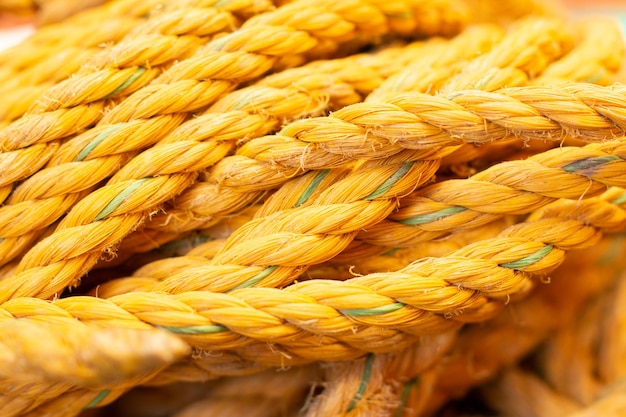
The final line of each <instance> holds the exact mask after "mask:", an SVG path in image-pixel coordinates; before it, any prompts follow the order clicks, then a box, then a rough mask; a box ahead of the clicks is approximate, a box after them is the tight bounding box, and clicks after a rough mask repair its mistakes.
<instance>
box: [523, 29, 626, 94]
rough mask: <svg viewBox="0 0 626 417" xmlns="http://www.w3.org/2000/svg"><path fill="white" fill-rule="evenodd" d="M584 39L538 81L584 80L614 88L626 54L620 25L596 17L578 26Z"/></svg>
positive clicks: (540, 82)
mask: <svg viewBox="0 0 626 417" xmlns="http://www.w3.org/2000/svg"><path fill="white" fill-rule="evenodd" d="M578 27H579V28H580V30H581V31H582V39H581V40H580V41H579V43H578V44H577V45H576V47H575V48H574V49H572V50H571V51H570V52H569V53H568V54H567V55H565V56H564V57H563V58H561V59H560V60H558V61H556V62H555V63H553V64H552V65H550V66H549V67H548V68H546V70H545V71H544V72H543V73H542V74H541V75H539V76H538V77H537V78H536V79H535V80H534V82H535V83H537V84H549V83H558V82H565V81H569V82H571V81H584V82H592V83H594V84H599V85H610V84H611V83H613V82H614V81H615V73H616V72H617V71H619V69H620V67H621V64H622V62H623V60H624V56H625V54H626V51H625V48H624V37H623V35H622V31H621V27H620V25H619V24H618V22H616V21H614V20H613V19H604V18H593V19H589V20H586V21H584V22H582V23H580V24H579V25H578Z"/></svg>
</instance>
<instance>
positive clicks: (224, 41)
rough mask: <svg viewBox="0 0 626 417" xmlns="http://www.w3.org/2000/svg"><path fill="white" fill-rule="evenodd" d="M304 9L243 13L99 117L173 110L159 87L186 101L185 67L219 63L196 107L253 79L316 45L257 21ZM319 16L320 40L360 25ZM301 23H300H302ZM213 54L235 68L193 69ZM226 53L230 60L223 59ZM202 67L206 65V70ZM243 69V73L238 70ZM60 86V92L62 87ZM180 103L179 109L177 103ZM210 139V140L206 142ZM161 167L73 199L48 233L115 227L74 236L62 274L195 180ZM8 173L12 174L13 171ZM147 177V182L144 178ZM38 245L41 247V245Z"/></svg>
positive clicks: (78, 269)
mask: <svg viewBox="0 0 626 417" xmlns="http://www.w3.org/2000/svg"><path fill="white" fill-rule="evenodd" d="M355 1H356V0H355ZM342 6H345V5H342ZM363 8H364V9H365V10H366V11H369V12H374V13H378V15H379V16H380V19H378V20H376V19H373V20H372V19H371V16H370V19H369V20H367V23H363V24H362V26H363V27H364V28H365V29H367V31H368V33H370V35H373V34H376V33H380V32H381V31H384V30H385V29H384V24H385V20H384V17H383V16H382V15H380V13H379V12H378V11H377V10H376V9H374V8H372V7H369V6H367V5H366V4H364V3H363V4H362V7H361V9H363ZM361 9H359V8H353V9H351V13H352V15H354V14H355V12H356V16H357V19H356V21H357V23H361V20H364V19H363V17H362V16H360V15H359V13H361V14H362V10H361ZM296 11H297V12H296ZM311 12H314V13H315V14H317V15H319V14H320V13H321V11H320V9H318V8H316V7H308V8H305V9H302V7H301V6H300V5H299V3H294V4H291V5H287V6H283V7H281V8H279V9H277V10H276V11H275V12H271V13H270V14H268V15H265V17H263V18H262V19H251V20H249V21H248V22H246V24H245V25H244V27H242V29H241V30H239V31H238V32H236V33H234V34H233V36H231V37H222V38H220V39H217V40H215V41H213V42H212V43H209V44H208V45H207V47H206V50H207V51H209V54H208V55H207V56H204V55H199V56H198V58H195V59H194V58H191V59H189V60H185V61H181V62H180V63H177V64H174V66H173V67H171V68H170V69H169V70H167V71H166V72H165V73H163V74H162V75H161V76H160V77H159V78H158V79H157V80H156V84H155V85H154V86H155V87H156V89H154V88H153V89H150V88H147V89H143V90H140V92H139V94H135V95H130V96H129V97H128V98H127V99H126V100H125V101H123V102H122V103H120V105H118V106H117V107H115V108H113V109H112V110H111V111H109V112H108V113H107V115H106V116H105V117H104V118H103V120H102V122H104V123H105V124H107V123H112V122H116V121H117V122H126V123H128V122H129V120H128V117H130V119H131V120H130V122H132V120H133V119H137V118H145V117H149V116H154V115H156V114H155V113H154V112H153V111H152V110H149V107H150V106H151V104H150V103H152V104H153V105H157V106H158V108H162V107H163V106H162V105H163V103H166V104H167V106H166V107H169V108H168V109H164V110H165V113H170V112H176V111H178V110H177V109H176V108H171V104H172V102H171V100H167V99H164V96H163V95H162V94H167V92H168V91H169V92H172V91H173V90H175V91H177V93H176V97H177V98H178V99H179V101H178V104H177V105H182V106H184V104H183V103H185V102H187V101H186V100H184V99H181V96H180V87H182V86H186V87H188V86H189V83H188V82H186V79H188V77H189V76H190V75H191V71H192V68H193V72H194V74H193V79H196V80H197V79H203V78H211V75H210V74H212V73H214V72H215V69H216V68H218V69H219V70H220V71H221V76H222V77H225V80H217V81H216V82H212V83H207V82H204V83H200V84H198V87H200V89H199V90H197V91H194V90H193V89H192V90H191V91H187V92H186V93H187V94H188V96H189V97H190V99H191V98H192V99H193V105H194V106H196V107H202V106H204V105H207V104H210V102H211V101H213V100H214V99H215V98H216V97H217V96H219V94H221V93H222V92H224V91H225V90H228V89H232V88H234V86H235V85H236V84H237V82H239V81H241V80H244V79H246V78H250V77H252V78H253V77H255V76H257V75H258V74H260V73H262V72H264V71H266V70H268V69H269V67H268V65H269V66H271V65H272V64H273V63H274V61H275V57H278V56H281V55H290V54H297V53H300V52H304V51H306V50H308V49H311V48H313V47H315V46H316V41H315V38H314V37H312V36H311V35H309V34H307V32H304V31H300V32H297V31H295V32H294V30H293V29H292V28H291V26H261V25H264V24H267V23H268V22H272V21H273V22H279V23H281V22H283V21H285V20H286V21H287V22H290V24H293V25H296V26H297V25H299V24H301V22H306V21H308V20H309V19H308V18H307V19H304V18H305V17H307V16H310V14H307V13H311ZM322 15H323V16H327V17H329V18H330V17H332V16H335V17H334V18H332V19H331V21H330V22H327V25H329V28H327V29H325V30H320V29H319V27H316V28H315V30H313V31H312V32H311V34H312V35H316V36H317V37H318V38H320V39H322V40H324V39H325V36H328V40H333V39H338V38H341V37H344V38H345V37H346V36H348V37H349V38H352V37H354V36H355V33H359V30H360V29H359V30H356V31H355V30H353V29H355V28H354V27H353V26H352V25H350V24H348V23H349V22H348V23H346V22H343V26H342V24H341V23H342V21H341V20H338V19H339V16H338V15H330V14H328V13H326V14H322ZM268 16H269V17H268ZM318 17H319V16H318ZM301 19H302V20H301ZM304 25H305V27H306V24H304ZM374 27H380V29H378V30H373V28H374ZM258 30H262V31H266V32H267V34H266V35H267V36H258V35H259V33H258ZM338 30H339V32H337V31H338ZM281 31H282V32H281ZM285 31H288V32H289V33H292V34H293V35H294V36H295V35H297V34H299V36H300V37H298V36H295V37H294V36H291V37H289V38H288V40H287V41H286V42H284V39H283V41H280V38H284V37H283V36H282V35H281V36H278V35H277V34H280V33H285ZM252 35H254V38H251V36H252ZM276 36H278V38H276ZM259 39H263V40H264V41H263V42H258V40H259ZM268 39H269V40H270V42H269V43H264V42H266V41H267V40H268ZM118 46H119V45H118ZM233 49H234V50H233ZM214 50H216V51H214ZM237 50H239V52H240V53H241V54H238V53H237ZM211 51H213V53H211ZM252 52H256V53H254V54H253V53H252ZM219 56H222V57H223V58H224V59H225V62H224V64H225V65H230V66H231V67H233V66H234V67H238V68H239V69H235V70H234V72H229V71H228V70H227V69H226V68H227V67H224V66H223V65H222V64H219V65H218V64H216V65H215V66H212V67H205V68H204V70H205V71H204V72H201V73H198V72H197V70H198V64H199V63H202V62H204V61H205V60H206V58H207V57H210V58H212V59H215V58H217V57H219ZM108 59H109V58H108V57H107V60H108ZM133 59H135V57H133ZM229 59H230V61H228V60H229ZM241 59H243V60H244V62H247V64H246V65H240V64H242V62H240V61H241ZM251 59H252V60H255V59H256V60H257V61H258V62H257V63H256V64H254V65H248V64H252V61H250V60H251ZM233 60H234V63H233ZM131 62H132V61H131ZM228 62H230V64H228ZM218 63H219V61H218ZM241 68H246V70H244V71H243V72H242V70H241ZM206 71H208V72H209V74H208V73H207V72H206ZM246 73H247V75H245V74H246ZM215 75H217V74H215ZM215 75H213V76H215ZM228 79H231V80H232V81H226V80H228ZM235 80H236V81H235ZM68 81H70V80H68ZM72 81H76V80H75V77H73V78H72ZM163 82H165V84H159V83H163ZM186 87H185V88H186ZM207 87H208V89H207ZM60 91H62V89H61V90H60ZM109 94H110V93H109ZM142 94H143V95H142ZM198 94H204V98H201V97H200V96H199V95H198ZM78 96H79V95H76V94H75V95H73V96H72V97H73V100H78ZM148 97H150V98H148ZM135 100H136V101H135ZM47 103H49V105H46V104H45V103H41V106H44V107H42V108H41V109H40V110H51V109H56V108H57V107H58V106H59V105H60V104H59V103H60V102H59V100H58V99H55V100H53V99H52V98H48V101H47ZM72 104H75V105H76V104H79V102H78V101H74V102H72ZM51 105H53V107H50V106H51ZM124 109H127V110H124ZM141 109H145V110H146V111H150V113H142V110H141ZM180 110H182V108H181V109H180ZM186 110H193V109H186ZM128 111H131V113H132V116H130V115H124V114H125V112H126V113H127V112H128ZM165 117H171V116H169V115H167V114H166V115H165ZM9 131H10V129H9ZM180 145H181V143H173V144H171V145H166V146H167V149H169V150H170V151H172V152H175V153H177V154H179V155H180V154H181V152H182V153H183V154H185V153H186V150H185V149H184V147H183V148H182V149H181V146H180ZM209 146H210V147H212V146H211V145H209ZM157 150H159V151H160V150H161V148H158V149H157ZM153 152H154V151H153V150H149V151H147V153H144V154H143V157H144V158H145V157H148V158H149V157H150V155H151V153H153ZM190 152H193V151H190ZM170 153H171V152H169V153H168V156H171V155H170ZM217 155H218V158H219V157H221V156H223V153H218V154H217ZM161 156H162V155H161ZM190 156H192V155H190ZM193 156H194V161H198V160H199V159H200V158H199V155H193ZM141 157H142V156H140V157H139V158H140V159H139V160H138V161H139V162H137V164H141ZM194 161H192V162H191V166H189V164H187V165H188V166H186V167H180V169H181V170H192V171H193V170H197V169H200V168H201V166H200V167H195V169H194V164H195V163H196V162H194ZM117 163H119V162H117ZM209 163H210V161H209ZM155 168H156V170H155ZM164 168H165V167H161V168H159V167H155V166H154V165H151V166H150V168H148V171H150V172H148V171H146V172H137V171H133V170H132V168H129V169H126V171H125V170H122V171H121V172H119V173H118V174H117V175H116V176H115V177H114V178H113V180H112V181H113V182H112V183H111V185H110V186H109V187H105V188H103V189H100V190H98V191H97V192H95V193H93V194H91V195H90V196H89V197H87V198H85V199H83V200H82V201H81V204H80V205H77V206H75V207H74V209H73V210H72V211H71V212H70V214H69V215H68V216H67V217H66V218H65V220H64V221H63V223H62V224H61V225H60V228H61V230H59V232H58V234H56V235H54V236H53V237H51V238H50V239H55V238H61V239H63V240H65V239H66V238H67V236H68V233H71V232H68V231H69V230H72V229H69V228H71V227H72V226H77V227H79V226H80V225H82V224H84V223H85V221H86V220H87V218H89V219H90V220H87V221H88V222H89V223H91V224H90V225H89V224H85V226H86V227H83V228H82V229H83V230H84V232H85V233H89V234H90V235H92V236H93V235H94V230H91V229H93V227H98V225H100V228H101V229H108V228H114V229H115V231H116V232H114V233H113V234H112V235H109V236H106V237H105V239H104V241H103V240H102V237H101V238H100V240H99V241H95V242H94V243H93V245H94V246H93V247H89V245H84V241H83V242H81V243H82V244H83V249H84V250H83V253H85V255H84V259H82V260H81V259H78V258H76V255H77V254H74V255H72V254H71V253H68V254H67V256H68V257H70V258H75V259H74V260H70V261H69V262H68V263H67V264H66V267H67V268H69V270H70V271H71V270H74V272H69V271H68V272H65V273H64V274H65V275H69V276H72V277H74V279H75V278H77V277H79V276H80V275H82V273H84V272H86V270H87V269H88V268H90V266H91V265H92V264H93V263H94V261H95V260H96V259H97V253H96V251H97V249H96V248H98V247H99V248H101V249H104V248H106V247H109V246H111V245H112V244H113V243H115V242H117V241H119V240H120V239H121V238H122V237H123V236H125V235H126V234H128V233H129V232H131V231H132V230H133V229H135V228H136V227H137V226H138V225H139V224H140V223H141V221H142V220H143V218H144V214H142V213H141V211H148V212H150V211H152V210H153V209H154V207H155V206H158V205H159V204H160V203H162V202H164V201H166V200H169V199H171V198H172V197H173V196H175V195H176V194H178V193H180V192H181V191H182V190H184V189H185V188H186V187H187V186H188V185H189V184H190V182H191V181H193V180H194V175H193V174H192V173H184V174H178V175H176V174H175V172H176V171H172V170H171V168H172V167H168V168H165V170H163V169H164ZM127 171H129V172H132V177H131V178H128V179H126V178H125V175H126V172H127ZM159 171H162V172H159ZM169 173H172V174H173V175H171V176H170V177H169V181H168V182H167V184H165V181H166V180H167V179H168V177H166V176H165V175H167V174H169ZM13 174H14V176H15V172H14V173H13ZM144 174H145V175H144ZM157 174H161V176H159V177H155V175H157ZM146 182H147V183H149V184H144V183H146ZM120 186H122V188H120ZM151 186H152V187H153V188H152V189H151ZM139 187H141V190H142V191H143V192H145V193H147V194H142V193H134V194H133V191H134V190H135V189H137V188H139ZM121 192H124V194H122V196H120V193H121ZM154 192H160V194H161V195H160V196H159V195H154ZM107 193H110V194H111V195H112V196H118V197H117V198H118V200H120V199H122V198H127V197H128V196H127V194H131V196H132V197H137V198H142V200H143V201H142V202H141V203H140V207H142V206H143V207H145V208H144V209H143V210H142V209H141V208H140V207H136V206H135V205H136V204H137V203H136V202H128V201H126V202H125V203H126V205H122V206H121V209H122V210H123V209H128V208H130V209H131V210H132V212H133V213H132V214H131V213H124V211H118V212H114V213H111V212H112V211H115V210H114V209H120V207H115V206H116V205H117V204H118V203H117V202H116V199H115V197H111V198H107V197H106V195H107ZM149 194H151V195H152V199H149V200H146V199H145V198H144V197H145V196H146V195H149ZM103 196H104V197H105V200H106V201H111V200H113V202H112V203H110V204H109V205H105V206H102V205H101V204H100V206H101V207H100V209H99V210H98V213H93V216H91V211H93V205H92V203H91V202H90V200H91V199H97V200H99V201H100V202H102V201H103V200H102V198H103ZM111 204H113V206H112V207H111V208H110V209H109V206H110V205H111ZM85 209H87V212H84V211H85ZM81 211H82V213H81ZM73 213H81V214H79V216H78V217H77V218H76V219H75V220H72V218H73V216H72V214H73ZM122 213H124V214H129V216H125V217H124V218H120V217H117V219H114V218H111V219H109V218H106V219H105V217H107V216H109V214H113V216H116V215H118V216H119V215H121V214H122ZM101 214H102V215H101ZM83 216H87V218H84V219H81V217H83ZM93 219H95V220H96V221H99V220H103V219H104V221H103V222H101V223H92V222H93ZM120 221H121V223H120ZM73 222H76V223H73ZM77 236H78V235H77ZM40 245H44V246H45V245H47V243H45V244H44V242H43V241H42V242H41V243H40ZM39 247H42V246H39ZM38 251H40V250H38V249H37V247H35V249H33V250H31V251H30V252H29V253H30V254H31V255H26V256H25V257H24V258H23V261H24V262H22V264H21V266H20V268H18V273H19V272H20V271H23V270H25V269H29V262H30V261H28V259H29V258H34V259H37V258H40V257H41V255H43V253H40V254H39V255H33V252H34V253H35V254H37V252H38ZM43 251H44V252H45V251H46V249H45V248H44V249H43ZM40 260H41V261H43V262H39V261H37V262H36V263H35V264H34V265H31V266H35V265H37V264H39V265H41V267H44V268H45V267H46V264H48V263H50V261H52V259H51V260H44V259H40ZM60 260H61V259H57V261H52V262H53V263H58V261H60ZM59 266H60V265H58V266H57V267H52V268H48V269H49V270H50V269H54V271H51V272H52V273H53V274H54V275H57V276H58V273H59V271H58V270H57V268H58V267H59ZM40 273H41V269H40ZM69 276H68V278H69ZM17 280H21V278H19V276H18V278H17ZM67 284H71V281H68V282H67Z"/></svg>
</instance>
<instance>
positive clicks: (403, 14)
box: [385, 12, 413, 19]
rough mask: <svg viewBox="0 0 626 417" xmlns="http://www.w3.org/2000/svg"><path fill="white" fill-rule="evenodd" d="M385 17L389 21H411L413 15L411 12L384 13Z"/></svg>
mask: <svg viewBox="0 0 626 417" xmlns="http://www.w3.org/2000/svg"><path fill="white" fill-rule="evenodd" d="M385 16H387V17H389V18H391V19H411V18H413V15H412V14H411V12H400V13H385Z"/></svg>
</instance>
